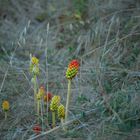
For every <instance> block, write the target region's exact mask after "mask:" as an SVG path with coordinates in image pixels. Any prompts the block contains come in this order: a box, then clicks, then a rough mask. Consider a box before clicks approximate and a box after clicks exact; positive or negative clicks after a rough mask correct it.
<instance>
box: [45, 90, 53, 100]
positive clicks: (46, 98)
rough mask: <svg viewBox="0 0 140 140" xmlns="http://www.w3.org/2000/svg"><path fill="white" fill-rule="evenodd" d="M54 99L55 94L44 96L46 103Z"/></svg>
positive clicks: (49, 93)
mask: <svg viewBox="0 0 140 140" xmlns="http://www.w3.org/2000/svg"><path fill="white" fill-rule="evenodd" d="M52 97H53V94H52V93H51V92H48V93H46V94H45V95H44V102H49V101H50V100H51V99H52Z"/></svg>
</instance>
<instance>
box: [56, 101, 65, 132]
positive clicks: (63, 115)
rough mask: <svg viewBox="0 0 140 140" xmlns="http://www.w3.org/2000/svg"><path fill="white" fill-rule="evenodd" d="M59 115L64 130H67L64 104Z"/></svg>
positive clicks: (58, 111) (59, 109) (60, 107)
mask: <svg viewBox="0 0 140 140" xmlns="http://www.w3.org/2000/svg"><path fill="white" fill-rule="evenodd" d="M57 114H58V118H59V119H60V120H61V124H62V127H63V130H65V128H64V126H63V123H64V119H65V107H64V106H63V105H62V104H61V105H60V106H59V107H58V110H57Z"/></svg>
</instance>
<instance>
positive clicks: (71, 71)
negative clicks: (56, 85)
mask: <svg viewBox="0 0 140 140" xmlns="http://www.w3.org/2000/svg"><path fill="white" fill-rule="evenodd" d="M79 65H80V64H79V62H78V61H77V60H72V61H71V62H70V63H69V65H68V68H67V71H66V78H67V79H72V78H74V77H75V76H76V74H77V73H78V70H79Z"/></svg>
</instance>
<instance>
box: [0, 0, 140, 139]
mask: <svg viewBox="0 0 140 140" xmlns="http://www.w3.org/2000/svg"><path fill="white" fill-rule="evenodd" d="M30 54H32V55H35V56H36V57H37V58H38V59H39V60H40V62H39V63H40V69H41V74H40V75H39V77H38V83H39V85H44V86H45V88H48V90H49V91H51V92H52V93H53V94H57V95H60V96H61V98H62V99H61V100H62V102H63V103H64V104H65V102H66V94H67V79H66V78H65V71H66V69H67V65H68V63H69V61H71V60H72V59H78V60H79V62H80V71H79V73H78V76H77V77H76V78H75V79H74V80H73V83H72V98H71V104H70V119H73V118H76V115H80V119H79V120H78V121H76V122H75V123H72V124H71V125H70V131H69V132H67V133H64V132H63V131H61V130H58V131H56V132H53V133H50V134H48V136H47V139H49V140H53V139H57V140H58V139H60V140H61V139H68V140H70V139H72V140H73V139H77V140H85V139H88V140H93V139H94V140H118V139H120V140H139V139H140V1H139V0H117V1H116V0H24V1H23V0H0V104H2V101H3V100H9V102H10V106H11V107H10V112H9V118H8V120H7V121H4V114H3V112H2V109H0V139H1V140H16V139H17V140H18V139H28V138H30V137H33V136H34V133H33V132H32V126H33V125H34V124H35V117H36V116H35V115H34V110H33V89H32V86H31V75H30V74H29V63H30ZM46 71H48V74H47V75H46ZM93 109H95V110H96V111H94V112H92V110H93ZM87 112H91V113H88V115H86V113H87ZM40 139H41V140H43V139H46V136H45V137H42V138H40Z"/></svg>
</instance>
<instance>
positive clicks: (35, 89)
mask: <svg viewBox="0 0 140 140" xmlns="http://www.w3.org/2000/svg"><path fill="white" fill-rule="evenodd" d="M36 94H37V78H36V75H35V76H34V107H35V110H36V103H37V100H36Z"/></svg>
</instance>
